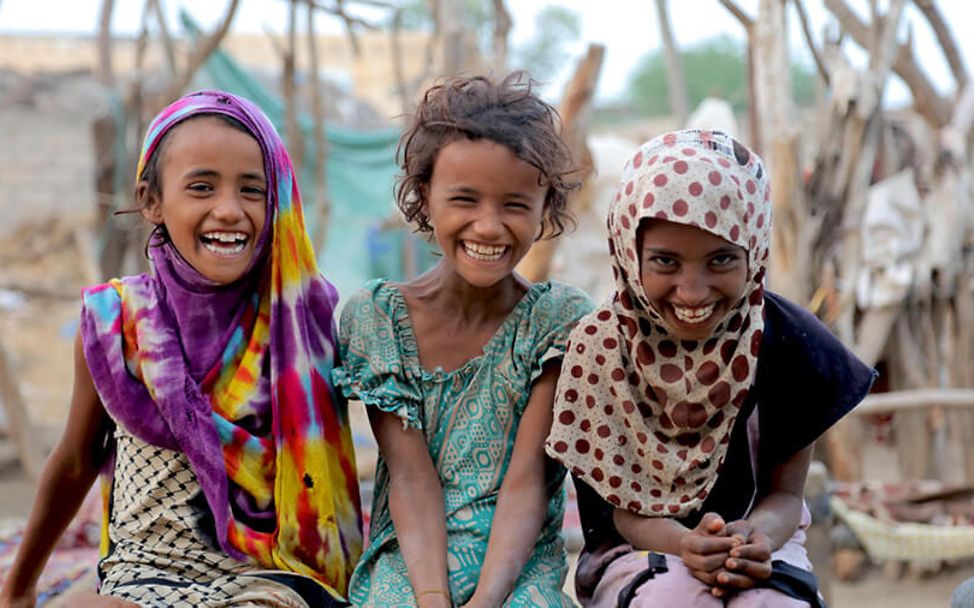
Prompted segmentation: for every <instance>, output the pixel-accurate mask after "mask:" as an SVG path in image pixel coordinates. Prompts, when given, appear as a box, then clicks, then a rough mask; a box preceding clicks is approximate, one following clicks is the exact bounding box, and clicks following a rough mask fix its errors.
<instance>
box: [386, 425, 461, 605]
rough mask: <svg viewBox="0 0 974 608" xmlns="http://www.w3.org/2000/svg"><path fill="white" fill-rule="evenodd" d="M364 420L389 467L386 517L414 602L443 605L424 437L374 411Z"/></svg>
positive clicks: (441, 536) (439, 502)
mask: <svg viewBox="0 0 974 608" xmlns="http://www.w3.org/2000/svg"><path fill="white" fill-rule="evenodd" d="M369 421H370V422H371V424H372V431H373V433H374V434H375V438H376V441H377V442H378V444H379V450H380V451H381V452H382V457H383V459H384V460H385V463H386V467H387V468H388V469H389V514H390V515H391V516H392V524H393V526H394V527H395V529H396V540H397V541H398V542H399V547H400V548H401V549H402V555H403V559H404V560H405V562H406V569H407V570H408V572H409V580H410V582H411V583H412V585H413V592H414V593H415V594H416V602H417V604H418V605H419V606H422V607H427V606H429V607H433V606H447V607H449V606H451V605H452V603H451V600H450V583H449V576H448V574H447V566H446V512H445V510H444V507H443V487H442V486H441V485H440V478H439V475H438V474H437V472H436V468H435V467H434V466H433V461H432V459H431V458H430V454H429V447H428V446H427V444H426V437H425V436H424V435H423V432H422V431H420V430H419V429H415V428H409V429H405V430H404V429H403V428H402V419H401V418H400V417H399V416H396V415H395V414H390V413H387V412H383V411H380V410H376V409H374V408H369Z"/></svg>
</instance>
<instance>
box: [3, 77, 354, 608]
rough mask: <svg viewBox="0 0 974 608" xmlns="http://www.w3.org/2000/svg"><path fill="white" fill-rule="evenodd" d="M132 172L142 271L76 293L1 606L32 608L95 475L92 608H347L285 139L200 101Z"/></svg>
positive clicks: (161, 134)
mask: <svg viewBox="0 0 974 608" xmlns="http://www.w3.org/2000/svg"><path fill="white" fill-rule="evenodd" d="M137 175H138V178H137V186H136V196H137V199H138V206H139V207H138V208H139V209H140V210H141V213H142V215H143V216H144V217H145V218H146V219H148V220H149V221H150V222H152V223H153V224H154V226H155V229H154V230H153V232H152V236H151V237H150V240H149V243H148V247H147V253H148V256H149V259H150V261H151V265H152V273H151V274H140V275H137V276H129V277H124V278H122V279H113V280H112V281H109V282H108V283H106V284H104V285H100V286H97V287H92V288H89V289H86V290H85V291H84V294H83V306H82V314H81V330H80V332H79V336H78V339H77V343H76V357H75V386H74V395H73V398H72V404H71V413H70V415H69V418H68V423H67V428H66V430H65V433H64V436H63V437H62V439H61V441H60V443H59V444H58V446H57V447H56V448H55V450H54V452H53V453H52V455H51V457H50V459H49V460H48V464H47V466H46V468H45V471H44V476H43V478H42V481H41V484H40V487H39V489H38V494H37V498H36V504H35V507H34V511H33V513H32V515H31V518H30V522H29V524H28V529H27V532H26V534H25V536H24V540H23V543H22V545H21V547H20V550H19V553H18V556H17V560H16V562H15V564H14V566H13V568H12V570H11V572H10V573H9V575H8V577H7V579H6V581H5V586H4V590H3V595H2V597H0V601H2V600H7V601H10V600H18V599H19V600H27V603H32V597H33V587H34V583H35V582H36V579H37V575H38V574H39V572H40V570H41V568H42V566H43V564H44V561H45V559H46V557H47V555H48V554H49V552H50V551H51V549H52V547H53V546H54V543H55V541H56V540H57V537H58V535H59V534H60V532H61V531H62V530H63V529H64V527H65V525H66V524H67V523H68V520H69V519H70V517H71V515H72V514H73V513H74V511H75V510H76V509H77V507H78V505H79V504H80V502H81V499H82V498H83V496H84V495H85V493H86V492H87V490H88V488H89V487H90V485H91V483H92V481H93V480H94V478H95V476H96V474H97V472H98V471H99V470H102V471H103V472H104V473H105V479H106V483H105V484H104V485H103V488H104V490H105V492H104V495H105V499H106V507H107V508H106V513H105V514H106V517H105V525H104V530H103V538H102V550H103V557H102V559H101V562H100V564H99V577H100V582H101V584H100V594H101V595H102V596H114V598H121V599H124V600H127V601H130V602H134V603H136V604H139V605H142V606H173V605H195V606H208V605H220V606H224V605H230V604H233V605H261V606H264V605H272V606H329V605H344V600H343V597H344V595H345V594H346V591H347V584H348V579H349V576H350V575H351V571H352V568H353V567H354V565H355V562H356V560H357V559H358V556H359V554H360V552H361V544H362V537H361V520H360V508H359V496H358V485H357V481H356V469H355V462H354V458H353V452H352V441H351V433H350V430H349V423H348V419H347V413H346V404H345V401H344V399H343V397H342V396H341V395H340V394H339V393H337V392H336V391H334V390H333V388H332V386H331V383H330V373H331V369H332V367H333V366H334V365H335V363H336V361H335V356H336V354H335V323H334V319H333V311H334V306H335V302H336V300H337V294H336V292H335V289H334V288H333V287H332V286H331V284H329V283H328V282H327V281H326V280H325V279H324V278H323V277H322V276H321V274H320V273H319V271H318V268H317V265H316V263H315V258H314V253H313V251H312V248H311V244H310V242H309V239H308V236H307V233H306V231H305V227H304V217H303V214H302V209H301V199H300V195H299V193H298V187H297V183H296V181H295V174H294V171H293V168H292V166H291V161H290V159H289V157H288V155H287V152H286V150H285V149H284V145H283V142H282V141H281V139H280V137H279V136H278V134H277V132H276V131H275V130H274V127H273V126H272V125H271V124H270V122H269V121H268V120H267V117H266V116H265V115H264V114H263V113H262V112H261V111H260V109H258V108H257V107H256V106H255V105H254V104H252V103H251V102H249V101H247V100H245V99H241V98H239V97H235V96H233V95H230V94H228V93H224V92H221V91H201V92H199V93H195V94H192V95H188V96H186V97H183V98H182V99H180V100H178V101H176V102H175V103H173V104H172V105H170V106H169V107H167V108H166V109H165V110H163V111H162V113H160V114H159V116H157V117H156V118H155V120H153V122H152V123H151V125H150V126H149V129H148V132H147V134H146V138H145V143H144V145H143V148H142V154H141V157H140V159H139V166H138V172H137ZM97 599H98V598H97V597H93V598H90V601H92V602H93V601H96V600H97ZM105 599H108V598H105Z"/></svg>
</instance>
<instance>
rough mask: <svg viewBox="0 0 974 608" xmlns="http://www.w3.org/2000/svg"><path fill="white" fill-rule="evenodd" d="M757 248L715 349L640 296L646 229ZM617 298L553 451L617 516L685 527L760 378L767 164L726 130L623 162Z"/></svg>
mask: <svg viewBox="0 0 974 608" xmlns="http://www.w3.org/2000/svg"><path fill="white" fill-rule="evenodd" d="M653 219H655V220H666V221H670V222H675V223H678V224H685V225H689V226H694V227H696V228H700V229H701V230H705V231H707V232H710V233H712V234H715V235H717V236H719V237H721V238H722V239H724V240H726V241H728V242H730V243H733V244H735V245H738V246H740V247H742V248H743V249H745V250H746V251H747V283H746V285H745V287H744V293H743V295H742V296H741V299H740V300H739V301H738V302H735V303H734V304H733V305H732V306H731V308H730V310H728V312H727V314H726V316H725V317H724V318H723V319H722V320H721V321H720V323H719V324H718V325H717V326H716V327H715V328H714V333H713V334H712V335H711V336H710V337H709V338H708V339H706V340H701V341H681V340H679V339H678V338H676V332H674V331H673V330H672V329H671V328H669V327H667V322H666V320H665V318H664V317H663V316H662V315H661V314H660V313H659V311H657V310H656V309H655V308H654V307H653V305H652V303H651V302H650V301H649V299H648V298H647V297H646V294H645V292H644V291H643V286H642V280H641V274H640V267H639V259H640V255H639V252H638V251H637V236H638V230H639V225H640V222H643V221H644V220H653ZM608 227H609V250H610V253H611V254H612V256H613V264H612V270H613V274H614V276H615V283H616V293H615V294H613V296H612V297H611V299H610V300H609V301H608V302H607V303H606V304H604V305H603V306H601V307H599V308H598V309H596V310H595V311H594V312H592V313H591V314H590V315H588V316H586V317H584V318H583V319H582V320H581V321H579V322H578V324H577V325H576V327H575V329H574V330H573V331H572V333H571V336H570V338H569V346H568V350H567V352H566V354H565V358H564V361H563V362H562V374H561V377H560V378H559V382H558V390H557V393H556V396H555V414H554V422H553V424H552V429H551V433H550V435H549V437H548V440H547V442H546V446H545V447H546V450H547V452H548V454H549V455H551V457H552V458H555V459H556V460H559V461H560V462H562V463H564V464H565V465H566V466H567V467H568V468H569V469H570V470H572V472H573V473H574V474H575V475H577V476H578V477H580V478H582V479H583V480H584V481H585V482H586V483H587V484H588V485H590V486H591V487H592V488H593V489H595V490H596V491H597V492H598V493H599V494H600V495H601V496H602V498H603V499H605V500H606V501H608V502H610V503H612V504H613V505H615V506H616V507H620V508H625V509H628V510H630V511H633V512H635V513H639V514H642V515H645V516H650V517H653V516H656V517H659V516H666V517H684V516H686V515H688V514H690V513H692V512H693V511H695V510H697V509H699V508H700V507H701V506H702V505H703V501H704V500H705V499H706V497H707V496H708V494H709V492H710V490H711V488H712V487H713V485H714V482H715V481H716V480H717V473H718V472H719V471H720V468H721V465H722V464H723V461H724V455H725V454H726V452H727V446H728V443H729V441H730V433H731V429H733V428H734V421H735V420H736V418H737V413H738V411H739V409H740V407H741V405H742V404H743V403H744V399H745V398H746V397H747V394H748V390H749V389H750V387H751V384H752V382H753V380H754V377H755V373H756V372H757V357H758V352H759V349H760V346H761V336H762V332H763V329H764V316H763V311H764V276H765V271H766V266H767V261H768V249H769V246H770V238H771V204H770V199H769V193H768V179H767V175H766V174H765V171H764V167H763V165H762V163H761V160H760V159H759V158H758V157H757V155H755V154H754V153H753V152H750V151H749V150H748V149H747V148H745V147H744V146H742V145H741V144H739V143H738V142H736V141H735V140H734V139H732V138H731V137H729V136H727V135H726V134H724V133H721V132H718V131H697V130H686V131H678V132H675V133H668V134H666V135H663V136H660V137H658V138H656V139H654V140H652V141H650V142H648V143H646V144H644V145H643V146H641V147H640V148H639V150H637V151H636V153H635V155H634V156H633V157H632V158H631V159H630V160H629V161H628V162H627V163H626V166H625V168H624V170H623V176H622V181H621V183H620V185H619V191H618V192H617V194H616V195H615V198H614V199H613V200H612V203H611V206H610V208H609V217H608Z"/></svg>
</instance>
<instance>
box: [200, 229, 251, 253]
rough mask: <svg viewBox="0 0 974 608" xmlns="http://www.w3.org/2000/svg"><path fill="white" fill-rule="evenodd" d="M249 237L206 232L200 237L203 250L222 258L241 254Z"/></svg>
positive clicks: (237, 233)
mask: <svg viewBox="0 0 974 608" xmlns="http://www.w3.org/2000/svg"><path fill="white" fill-rule="evenodd" d="M249 241H250V237H249V236H247V235H246V234H244V233H242V232H207V233H206V234H201V235H200V242H201V243H202V244H203V248H204V249H206V250H207V251H209V252H210V253H214V254H216V255H222V256H235V255H240V254H241V253H243V250H244V248H246V247H247V243H248V242H249Z"/></svg>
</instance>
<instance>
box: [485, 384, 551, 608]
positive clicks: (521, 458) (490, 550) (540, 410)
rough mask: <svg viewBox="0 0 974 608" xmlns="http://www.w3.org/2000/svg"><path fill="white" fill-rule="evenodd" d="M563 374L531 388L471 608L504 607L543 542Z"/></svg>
mask: <svg viewBox="0 0 974 608" xmlns="http://www.w3.org/2000/svg"><path fill="white" fill-rule="evenodd" d="M558 370H559V366H557V365H548V366H546V367H545V369H544V372H542V374H541V376H540V377H538V379H537V380H535V382H534V385H533V386H532V388H531V395H530V397H528V404H527V407H526V408H525V410H524V415H523V416H522V418H521V424H520V426H519V427H518V431H517V437H516V438H515V439H514V451H513V453H512V454H511V464H510V466H509V467H508V469H507V474H506V475H505V476H504V481H503V482H502V483H501V489H500V494H499V495H498V497H497V510H496V511H495V512H494V524H495V525H494V526H493V527H492V528H491V531H490V540H489V541H488V543H487V554H486V556H485V557H484V565H483V569H482V570H481V571H480V580H479V581H478V582H477V590H476V591H475V592H474V595H473V597H472V598H471V599H470V602H468V604H467V605H468V606H500V605H501V604H503V603H504V600H506V599H507V596H508V595H510V593H511V591H512V590H513V589H514V585H515V583H517V579H518V577H519V576H520V575H521V570H522V569H523V568H524V564H525V563H527V561H528V558H529V557H530V556H531V552H532V551H533V550H534V546H535V544H536V543H537V541H538V535H539V533H540V532H541V525H542V524H543V523H544V517H545V513H546V512H547V510H548V500H549V499H550V498H551V495H550V493H549V492H550V489H549V488H547V487H546V485H545V468H546V467H547V466H550V465H549V464H548V461H547V457H546V456H545V451H544V440H545V437H547V436H548V431H549V430H551V419H552V408H553V405H554V397H555V383H556V382H557V380H558Z"/></svg>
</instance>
